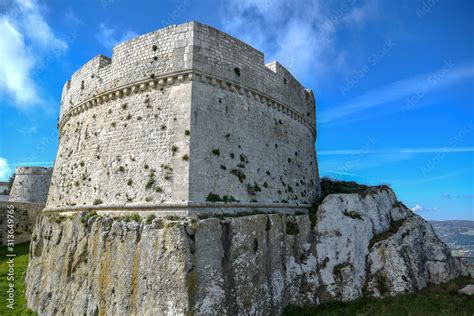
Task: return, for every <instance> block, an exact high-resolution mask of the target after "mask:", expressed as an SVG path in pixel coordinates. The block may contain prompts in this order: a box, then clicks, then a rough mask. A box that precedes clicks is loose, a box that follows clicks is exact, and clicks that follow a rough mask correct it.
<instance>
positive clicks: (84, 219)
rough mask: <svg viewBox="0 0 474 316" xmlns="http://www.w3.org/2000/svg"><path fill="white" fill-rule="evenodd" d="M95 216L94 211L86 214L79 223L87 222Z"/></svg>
mask: <svg viewBox="0 0 474 316" xmlns="http://www.w3.org/2000/svg"><path fill="white" fill-rule="evenodd" d="M96 215H97V212H96V211H92V212H89V213H87V214H86V216H84V217H83V218H81V223H86V222H87V221H88V220H89V218H91V217H94V216H96Z"/></svg>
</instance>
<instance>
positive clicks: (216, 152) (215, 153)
mask: <svg viewBox="0 0 474 316" xmlns="http://www.w3.org/2000/svg"><path fill="white" fill-rule="evenodd" d="M212 153H213V154H214V156H219V155H220V154H221V152H220V151H219V149H213V150H212Z"/></svg>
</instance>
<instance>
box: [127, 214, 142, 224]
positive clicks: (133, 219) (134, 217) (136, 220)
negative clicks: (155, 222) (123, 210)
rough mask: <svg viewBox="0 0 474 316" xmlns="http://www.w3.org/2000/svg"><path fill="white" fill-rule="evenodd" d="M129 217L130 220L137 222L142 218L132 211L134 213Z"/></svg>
mask: <svg viewBox="0 0 474 316" xmlns="http://www.w3.org/2000/svg"><path fill="white" fill-rule="evenodd" d="M130 219H131V220H132V221H135V222H137V223H140V222H141V221H142V218H141V217H140V215H138V214H137V213H134V214H132V215H130Z"/></svg>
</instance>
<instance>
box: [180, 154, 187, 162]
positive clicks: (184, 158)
mask: <svg viewBox="0 0 474 316" xmlns="http://www.w3.org/2000/svg"><path fill="white" fill-rule="evenodd" d="M181 159H183V160H184V161H188V160H189V156H188V155H183V157H181Z"/></svg>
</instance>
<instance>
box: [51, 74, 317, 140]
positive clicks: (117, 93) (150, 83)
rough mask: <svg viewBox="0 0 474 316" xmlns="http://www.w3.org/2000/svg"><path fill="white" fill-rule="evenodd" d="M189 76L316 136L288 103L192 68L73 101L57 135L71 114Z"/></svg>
mask: <svg viewBox="0 0 474 316" xmlns="http://www.w3.org/2000/svg"><path fill="white" fill-rule="evenodd" d="M192 80H196V81H199V82H202V83H205V84H209V85H212V86H216V87H219V88H221V89H225V90H228V91H231V92H234V93H238V94H240V95H245V96H247V97H249V98H254V99H255V100H257V101H260V102H261V103H262V104H263V105H267V106H269V107H271V108H273V109H275V110H277V111H279V112H281V113H283V114H285V115H287V116H288V117H290V118H291V119H293V120H295V121H297V122H299V123H301V124H303V125H304V126H306V127H307V128H308V129H309V130H310V132H311V134H312V135H313V136H315V125H314V124H311V122H310V121H307V120H306V119H305V118H304V117H303V115H301V114H300V113H298V112H297V111H295V110H294V109H293V108H291V107H290V106H288V105H285V104H283V103H281V102H279V101H277V100H275V99H274V98H272V97H270V96H268V95H266V94H264V93H262V92H260V91H257V90H255V89H252V88H250V87H247V86H245V85H242V84H241V83H238V82H234V81H231V80H228V79H224V78H220V77H217V76H212V75H209V74H205V73H201V72H197V71H191V70H188V71H182V72H176V73H169V74H166V75H163V76H161V77H158V78H148V79H145V80H141V81H137V82H134V83H130V84H127V85H124V86H120V87H116V88H112V89H110V90H108V91H105V92H102V93H99V94H97V95H95V96H93V97H92V98H89V99H86V100H84V101H82V102H80V103H78V104H77V105H74V106H73V107H72V108H70V109H69V110H68V111H67V112H66V113H64V114H63V115H62V116H61V118H60V120H59V122H58V129H59V135H60V137H61V133H62V129H63V128H64V126H65V125H66V123H67V122H68V121H69V119H70V118H71V117H72V116H76V115H78V114H80V113H82V112H85V111H86V110H88V109H91V108H93V107H96V106H98V105H101V104H103V103H105V102H108V101H109V100H115V99H123V98H126V97H128V96H130V95H132V94H137V93H141V92H144V91H147V90H148V89H157V88H164V87H167V86H172V85H174V84H176V83H184V82H188V81H192Z"/></svg>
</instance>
